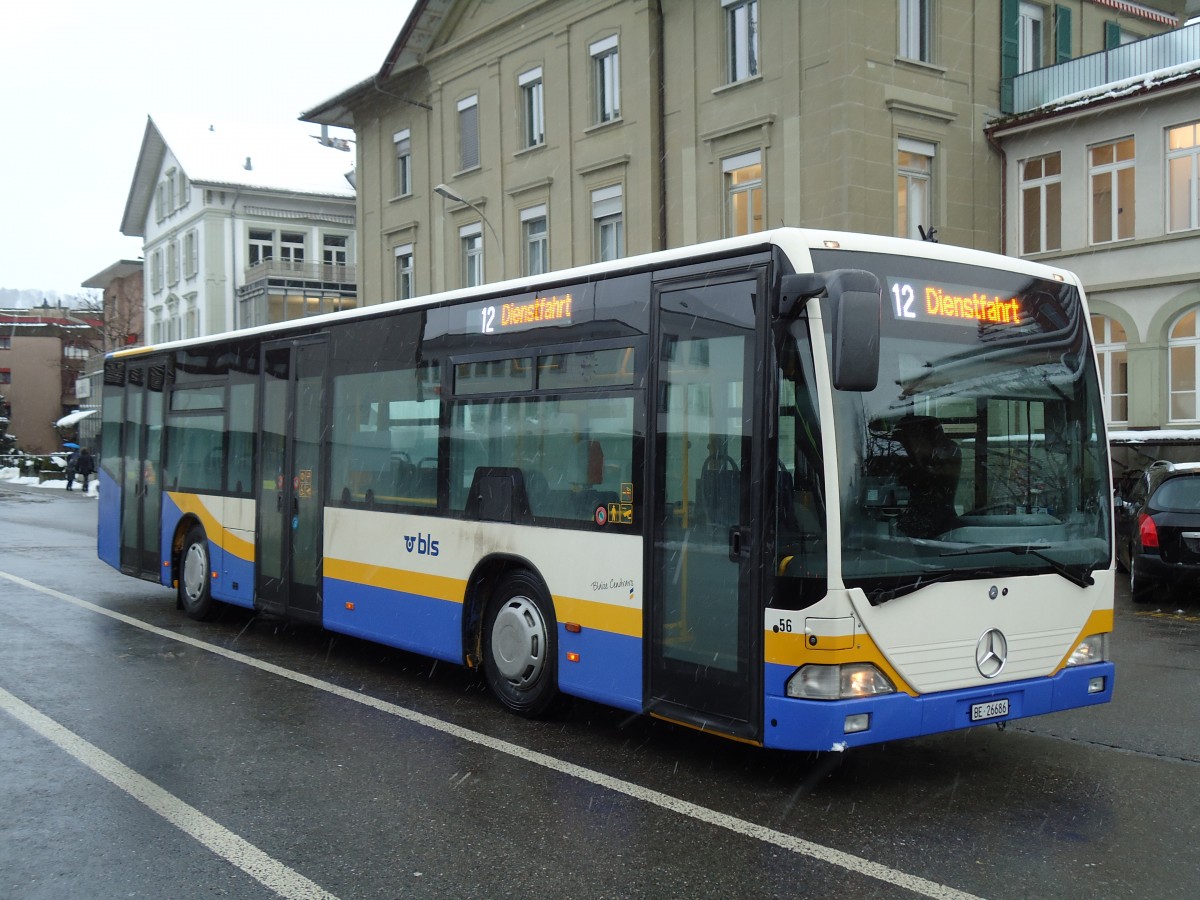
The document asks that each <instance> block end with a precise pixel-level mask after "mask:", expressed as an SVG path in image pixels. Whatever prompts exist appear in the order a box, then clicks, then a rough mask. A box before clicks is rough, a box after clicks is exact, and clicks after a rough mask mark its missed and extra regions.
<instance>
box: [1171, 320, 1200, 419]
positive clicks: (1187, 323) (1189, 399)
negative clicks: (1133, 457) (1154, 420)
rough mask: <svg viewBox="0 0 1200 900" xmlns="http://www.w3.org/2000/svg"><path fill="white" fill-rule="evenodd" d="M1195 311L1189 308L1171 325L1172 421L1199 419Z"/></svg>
mask: <svg viewBox="0 0 1200 900" xmlns="http://www.w3.org/2000/svg"><path fill="white" fill-rule="evenodd" d="M1196 312H1197V307H1192V308H1191V309H1189V310H1188V311H1187V312H1185V313H1184V314H1183V315H1182V316H1180V317H1179V318H1178V319H1177V320H1176V321H1175V324H1174V325H1172V326H1171V336H1170V338H1169V339H1168V341H1167V347H1168V357H1167V358H1168V362H1169V366H1170V372H1169V374H1168V383H1169V384H1170V386H1171V412H1170V420H1171V421H1172V422H1194V421H1196V419H1197V418H1200V417H1198V416H1197V412H1196V410H1197V404H1196V384H1197V382H1198V381H1200V378H1198V375H1197V365H1198V363H1197V360H1198V359H1200V353H1198V352H1197V350H1198V349H1200V333H1198V332H1197V324H1196Z"/></svg>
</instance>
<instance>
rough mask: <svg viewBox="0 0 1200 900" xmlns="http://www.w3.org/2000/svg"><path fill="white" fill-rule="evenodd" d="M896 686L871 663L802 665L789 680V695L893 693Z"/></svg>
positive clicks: (819, 697)
mask: <svg viewBox="0 0 1200 900" xmlns="http://www.w3.org/2000/svg"><path fill="white" fill-rule="evenodd" d="M895 690H896V689H895V688H894V687H892V683H891V682H890V681H888V680H887V677H886V676H885V675H884V674H883V673H882V672H880V671H879V670H878V669H877V668H875V667H874V666H873V665H871V664H870V663H846V664H843V665H836V666H819V665H808V666H801V667H800V668H799V669H797V670H796V672H795V673H794V674H793V675H792V677H791V678H789V679H788V681H787V695H788V696H789V697H795V698H797V699H799V700H846V699H849V698H852V697H872V696H874V695H876V694H891V693H893V692H894V691H895Z"/></svg>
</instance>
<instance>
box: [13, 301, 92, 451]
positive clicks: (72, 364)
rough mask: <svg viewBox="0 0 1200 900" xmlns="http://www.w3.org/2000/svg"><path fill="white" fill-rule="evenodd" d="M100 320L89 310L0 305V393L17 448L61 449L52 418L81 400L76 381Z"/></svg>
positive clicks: (89, 353) (24, 449) (88, 355)
mask: <svg viewBox="0 0 1200 900" xmlns="http://www.w3.org/2000/svg"><path fill="white" fill-rule="evenodd" d="M102 324H103V323H102V320H101V318H100V316H99V314H98V311H96V310H92V309H68V308H66V307H62V306H57V307H56V306H40V307H35V308H34V309H17V310H0V394H3V395H4V398H5V401H6V403H7V404H8V407H9V413H8V419H9V423H8V434H9V435H10V436H12V437H15V438H16V449H18V450H22V451H24V452H26V453H51V452H53V451H55V450H60V449H62V448H61V441H62V438H61V436H60V434H59V432H58V431H57V430H56V428H55V423H56V422H58V420H59V419H61V418H62V417H63V416H65V415H67V414H68V413H70V412H73V411H74V410H76V409H77V408H78V407H79V405H80V398H79V396H78V394H77V386H78V385H79V383H80V380H81V376H82V375H83V373H84V369H85V363H86V361H87V359H88V358H89V357H90V356H91V355H92V354H93V353H94V352H95V348H96V347H97V346H99V343H100V334H101V327H102Z"/></svg>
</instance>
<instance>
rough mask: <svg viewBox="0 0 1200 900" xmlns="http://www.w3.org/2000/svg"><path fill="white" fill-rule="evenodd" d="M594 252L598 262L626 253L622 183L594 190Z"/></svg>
mask: <svg viewBox="0 0 1200 900" xmlns="http://www.w3.org/2000/svg"><path fill="white" fill-rule="evenodd" d="M592 235H593V248H592V252H593V254H594V255H595V257H596V262H608V261H610V260H614V259H620V258H621V257H623V256H624V255H625V208H624V197H623V190H622V187H621V185H619V184H614V185H612V186H611V187H606V188H601V189H600V190H597V191H592Z"/></svg>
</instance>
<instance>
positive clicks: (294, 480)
mask: <svg viewBox="0 0 1200 900" xmlns="http://www.w3.org/2000/svg"><path fill="white" fill-rule="evenodd" d="M326 358H327V345H326V343H325V341H324V339H323V338H320V339H315V340H314V339H297V340H288V341H273V342H269V343H264V344H263V348H262V391H261V392H260V396H261V397H262V406H261V414H260V421H259V449H258V475H257V478H256V479H255V481H256V484H257V485H258V492H257V493H258V504H257V507H258V529H257V530H258V560H257V566H256V567H255V568H256V573H257V574H256V583H255V592H254V596H255V601H254V602H255V607H256V608H257V609H261V610H262V611H263V612H267V613H273V614H276V615H283V616H287V617H289V618H294V619H299V620H302V621H307V622H311V623H314V624H319V623H320V621H321V589H320V584H321V561H322V557H323V553H322V513H323V509H324V506H323V499H322V485H321V454H322V436H323V428H324V421H325V368H326Z"/></svg>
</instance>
